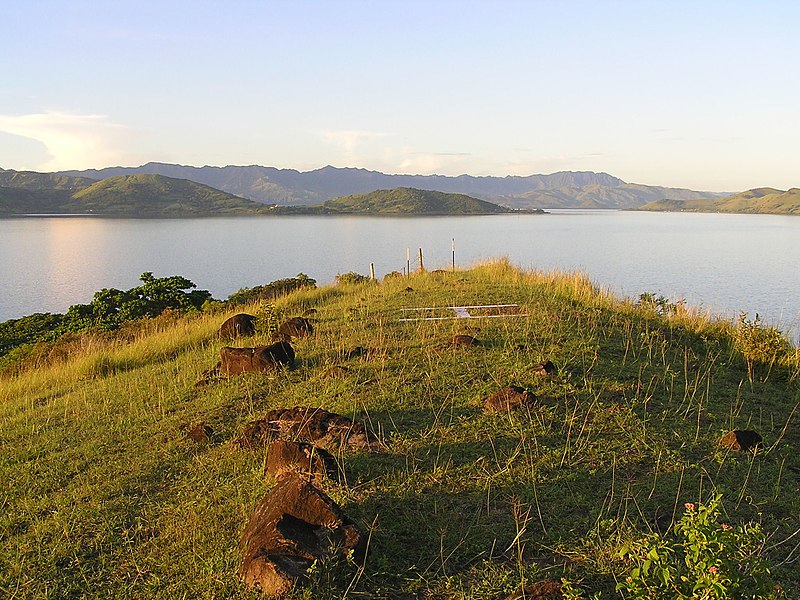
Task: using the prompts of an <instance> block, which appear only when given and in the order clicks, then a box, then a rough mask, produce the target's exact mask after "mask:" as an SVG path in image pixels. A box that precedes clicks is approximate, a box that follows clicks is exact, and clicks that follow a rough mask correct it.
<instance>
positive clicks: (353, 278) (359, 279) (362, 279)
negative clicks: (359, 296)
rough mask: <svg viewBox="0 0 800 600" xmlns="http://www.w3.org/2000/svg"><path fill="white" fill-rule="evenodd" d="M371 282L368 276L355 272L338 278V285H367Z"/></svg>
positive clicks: (340, 274)
mask: <svg viewBox="0 0 800 600" xmlns="http://www.w3.org/2000/svg"><path fill="white" fill-rule="evenodd" d="M369 280H370V279H369V277H367V276H366V275H362V274H361V273H356V272H355V271H350V272H349V273H339V274H338V275H337V276H336V283H338V284H339V285H348V284H359V283H366V282H367V281H369Z"/></svg>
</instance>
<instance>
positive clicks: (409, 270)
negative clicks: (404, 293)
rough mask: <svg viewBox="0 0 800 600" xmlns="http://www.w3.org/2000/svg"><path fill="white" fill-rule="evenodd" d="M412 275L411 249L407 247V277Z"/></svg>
mask: <svg viewBox="0 0 800 600" xmlns="http://www.w3.org/2000/svg"><path fill="white" fill-rule="evenodd" d="M410 275H411V248H409V247H408V246H406V277H409V276H410Z"/></svg>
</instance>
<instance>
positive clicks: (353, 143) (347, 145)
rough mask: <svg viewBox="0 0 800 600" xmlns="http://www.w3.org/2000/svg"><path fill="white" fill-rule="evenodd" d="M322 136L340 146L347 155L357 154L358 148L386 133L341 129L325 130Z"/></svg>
mask: <svg viewBox="0 0 800 600" xmlns="http://www.w3.org/2000/svg"><path fill="white" fill-rule="evenodd" d="M321 133H322V138H323V139H324V140H325V141H326V142H330V143H332V144H334V145H336V146H338V147H339V148H340V149H341V150H342V151H343V152H344V153H345V155H355V154H356V153H357V150H358V149H359V148H360V147H361V146H363V145H364V144H365V143H367V142H372V141H374V140H376V139H379V138H382V137H384V135H385V134H383V133H377V132H375V131H357V130H339V131H323V132H321Z"/></svg>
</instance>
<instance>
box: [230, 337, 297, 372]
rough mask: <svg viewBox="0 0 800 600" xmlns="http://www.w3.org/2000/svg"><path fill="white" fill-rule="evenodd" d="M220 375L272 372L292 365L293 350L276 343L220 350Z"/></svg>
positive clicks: (287, 344) (284, 343) (287, 345)
mask: <svg viewBox="0 0 800 600" xmlns="http://www.w3.org/2000/svg"><path fill="white" fill-rule="evenodd" d="M219 356H220V359H221V361H220V366H219V372H220V374H221V375H228V376H230V375H239V374H241V373H250V372H253V371H256V372H261V371H274V370H275V369H276V368H278V367H280V366H283V365H288V366H291V365H292V364H293V363H294V356H295V355H294V349H293V348H292V347H291V346H290V345H289V343H288V342H276V343H274V344H272V345H271V346H256V347H255V348H230V347H228V346H225V347H223V348H220V351H219Z"/></svg>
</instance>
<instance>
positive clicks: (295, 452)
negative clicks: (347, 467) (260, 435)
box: [264, 440, 336, 483]
mask: <svg viewBox="0 0 800 600" xmlns="http://www.w3.org/2000/svg"><path fill="white" fill-rule="evenodd" d="M264 471H265V472H266V473H267V474H268V475H272V476H273V477H274V478H275V479H279V478H281V477H284V476H286V475H297V476H299V477H300V478H301V479H303V480H305V481H312V480H313V481H314V482H317V483H319V482H321V481H322V480H323V479H324V478H325V477H329V476H330V475H331V474H335V473H336V460H335V459H334V458H333V456H331V455H330V453H328V452H326V451H325V450H323V449H322V448H316V447H314V446H312V445H311V444H307V443H305V442H289V441H286V440H275V441H274V442H272V443H271V444H270V445H269V448H268V449H267V464H266V466H265V467H264Z"/></svg>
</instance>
